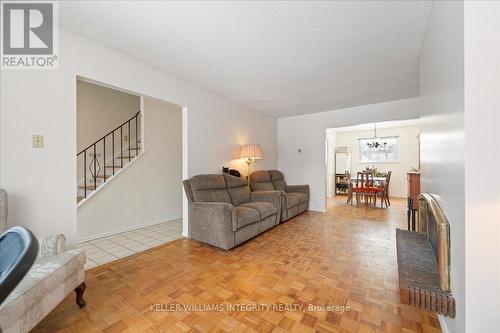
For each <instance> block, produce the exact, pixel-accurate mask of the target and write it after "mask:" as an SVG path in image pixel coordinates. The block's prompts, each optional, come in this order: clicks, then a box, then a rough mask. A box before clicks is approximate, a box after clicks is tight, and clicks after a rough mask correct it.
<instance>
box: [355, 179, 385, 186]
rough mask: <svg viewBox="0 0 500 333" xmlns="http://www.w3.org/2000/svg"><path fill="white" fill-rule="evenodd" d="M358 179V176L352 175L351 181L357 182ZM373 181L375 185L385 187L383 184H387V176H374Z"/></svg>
mask: <svg viewBox="0 0 500 333" xmlns="http://www.w3.org/2000/svg"><path fill="white" fill-rule="evenodd" d="M357 181H358V180H357V178H356V177H351V182H352V183H353V184H356V182H357ZM373 182H374V185H375V186H378V187H383V185H385V182H386V178H385V177H373Z"/></svg>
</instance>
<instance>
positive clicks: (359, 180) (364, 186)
mask: <svg viewBox="0 0 500 333" xmlns="http://www.w3.org/2000/svg"><path fill="white" fill-rule="evenodd" d="M353 192H354V193H356V207H358V206H359V201H360V198H361V197H363V198H364V200H365V204H368V198H370V202H371V198H372V197H373V201H374V205H375V206H376V205H377V194H378V193H379V192H380V188H378V187H376V186H375V182H374V180H373V173H371V172H366V171H365V172H358V173H357V175H356V187H353Z"/></svg>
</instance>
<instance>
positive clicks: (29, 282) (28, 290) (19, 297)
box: [0, 249, 85, 327]
mask: <svg viewBox="0 0 500 333" xmlns="http://www.w3.org/2000/svg"><path fill="white" fill-rule="evenodd" d="M84 264H85V252H84V251H83V250H78V249H75V250H70V251H66V252H64V253H62V254H58V255H53V256H48V257H39V258H37V259H36V261H35V263H34V264H33V266H32V267H31V269H30V270H29V271H28V274H26V276H25V277H24V278H23V279H22V280H21V282H19V284H18V285H17V286H16V288H15V289H14V290H13V291H12V293H11V294H10V295H9V296H8V297H7V299H6V300H5V301H4V303H2V305H1V306H0V326H1V327H9V326H11V325H13V324H14V323H15V322H16V321H18V320H19V319H20V318H21V317H22V316H23V315H24V314H25V313H26V312H28V311H29V310H30V309H31V308H33V307H35V306H40V304H41V303H42V302H41V300H42V299H43V297H45V296H46V295H48V294H51V292H53V291H54V290H57V289H58V287H59V286H60V285H64V284H69V283H71V282H72V281H71V280H70V279H68V278H69V277H70V276H73V275H74V274H75V273H77V272H78V271H79V270H83V265H84ZM75 287H76V286H73V285H71V286H69V285H68V288H67V289H69V290H72V289H73V288H75ZM64 296H65V295H61V299H62V298H64ZM38 312H40V314H43V315H46V314H47V313H45V314H44V313H43V311H38ZM42 318H43V316H42ZM40 320H41V319H40Z"/></svg>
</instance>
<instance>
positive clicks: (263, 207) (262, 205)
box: [240, 201, 278, 220]
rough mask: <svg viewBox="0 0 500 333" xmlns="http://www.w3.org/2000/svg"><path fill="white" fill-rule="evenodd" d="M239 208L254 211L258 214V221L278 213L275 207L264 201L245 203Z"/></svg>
mask: <svg viewBox="0 0 500 333" xmlns="http://www.w3.org/2000/svg"><path fill="white" fill-rule="evenodd" d="M240 207H250V208H253V209H256V210H257V211H258V212H259V213H260V220H262V219H265V218H266V217H268V216H271V215H273V214H276V213H277V212H278V209H277V208H276V206H275V205H273V204H272V203H270V202H264V201H253V202H247V203H244V204H242V205H241V206H240Z"/></svg>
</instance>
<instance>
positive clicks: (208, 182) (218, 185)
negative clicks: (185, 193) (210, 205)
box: [189, 175, 231, 203]
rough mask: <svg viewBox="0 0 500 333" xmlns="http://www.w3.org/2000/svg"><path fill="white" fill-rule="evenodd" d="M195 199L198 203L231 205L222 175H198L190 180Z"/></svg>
mask: <svg viewBox="0 0 500 333" xmlns="http://www.w3.org/2000/svg"><path fill="white" fill-rule="evenodd" d="M189 184H190V185H191V191H192V192H193V198H194V201H196V202H226V203H231V197H230V196H229V192H228V191H227V189H226V181H225V179H224V177H223V176H222V175H198V176H194V177H193V178H191V179H190V180H189Z"/></svg>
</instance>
